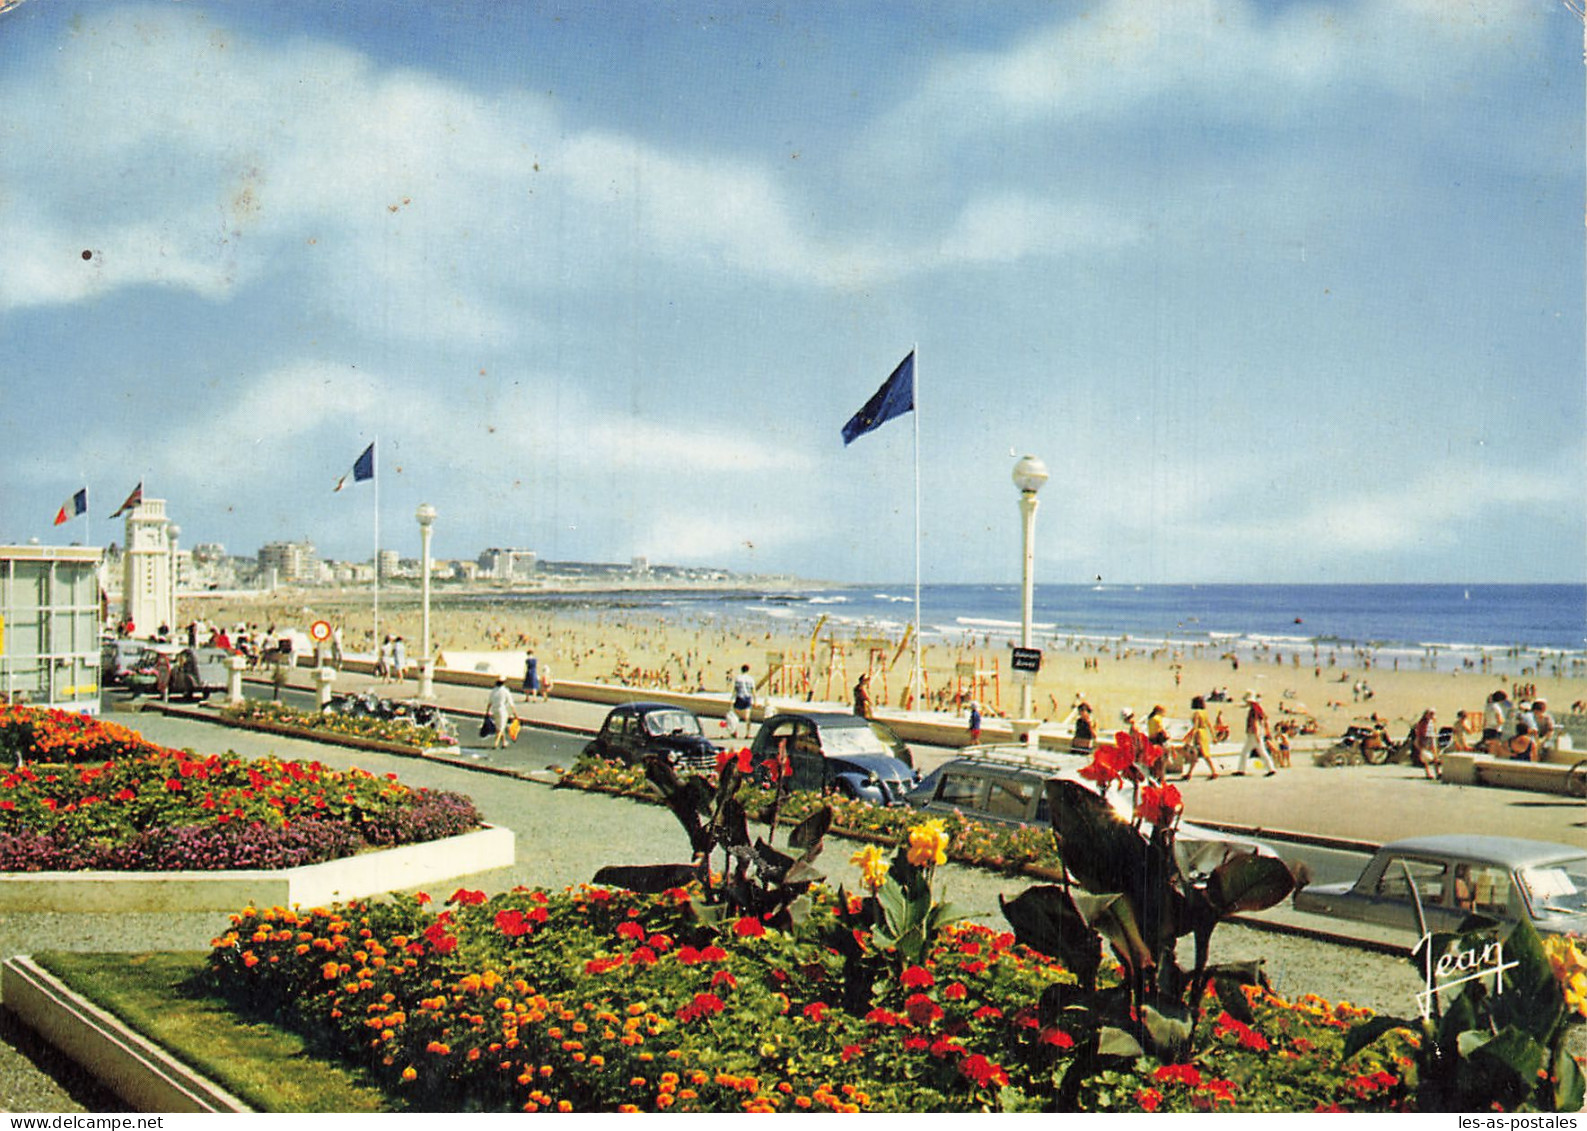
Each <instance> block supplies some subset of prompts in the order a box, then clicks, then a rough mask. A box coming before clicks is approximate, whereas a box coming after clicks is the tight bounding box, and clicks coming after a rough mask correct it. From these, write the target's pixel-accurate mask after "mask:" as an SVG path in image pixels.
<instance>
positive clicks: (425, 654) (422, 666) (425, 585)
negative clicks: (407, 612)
mask: <svg viewBox="0 0 1587 1131" xmlns="http://www.w3.org/2000/svg"><path fill="white" fill-rule="evenodd" d="M413 517H414V518H416V519H418V520H419V543H420V550H421V553H420V557H421V558H422V559H423V565H422V567H421V568H422V569H423V570H424V572H423V573H422V574H421V575H420V581H419V585H420V592H421V593H422V594H423V596H422V597H421V599H420V607H421V608H422V610H423V612H422V613H421V628H420V635H421V636H422V637H423V640H422V641H421V642H420V643H421V644H422V645H423V651H422V652H421V653H420V659H419V698H420V699H429V698H431V697H432V696H433V695H434V694H435V657H434V656H432V655H431V654H430V527H431V526H433V525H434V524H435V508H434V507H432V506H431V505H430V504H429V503H420V504H419V509H418V510H417V511H415V512H414V515H413Z"/></svg>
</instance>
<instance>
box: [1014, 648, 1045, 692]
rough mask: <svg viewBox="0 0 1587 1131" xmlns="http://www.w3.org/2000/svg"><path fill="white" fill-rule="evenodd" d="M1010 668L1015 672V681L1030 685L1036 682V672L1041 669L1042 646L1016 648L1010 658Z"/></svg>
mask: <svg viewBox="0 0 1587 1131" xmlns="http://www.w3.org/2000/svg"><path fill="white" fill-rule="evenodd" d="M1008 666H1009V670H1010V671H1011V672H1013V679H1014V682H1015V683H1017V684H1021V685H1024V686H1029V685H1031V684H1034V683H1035V682H1036V673H1037V672H1039V671H1041V649H1040V648H1015V649H1013V656H1012V657H1011V658H1010V660H1009V664H1008Z"/></svg>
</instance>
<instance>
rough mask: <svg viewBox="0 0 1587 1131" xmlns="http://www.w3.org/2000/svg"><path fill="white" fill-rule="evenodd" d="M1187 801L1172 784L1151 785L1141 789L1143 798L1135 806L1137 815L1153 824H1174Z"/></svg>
mask: <svg viewBox="0 0 1587 1131" xmlns="http://www.w3.org/2000/svg"><path fill="white" fill-rule="evenodd" d="M1184 808H1185V802H1184V800H1183V799H1182V798H1181V797H1180V795H1179V790H1178V789H1177V788H1176V787H1174V786H1172V785H1162V786H1157V785H1149V786H1146V787H1145V788H1144V789H1142V790H1141V799H1140V801H1139V802H1138V803H1137V804H1136V806H1135V815H1136V817H1138V818H1139V819H1141V820H1143V821H1148V822H1150V823H1151V824H1153V825H1172V824H1173V823H1174V820H1175V818H1177V817H1178V816H1179V814H1180V812H1181V811H1183V810H1184Z"/></svg>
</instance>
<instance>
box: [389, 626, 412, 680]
mask: <svg viewBox="0 0 1587 1131" xmlns="http://www.w3.org/2000/svg"><path fill="white" fill-rule="evenodd" d="M391 673H392V678H393V679H395V680H396V681H397V682H398V683H401V682H402V681H403V680H405V679H407V678H408V645H407V644H406V643H405V642H404V641H403V639H402V637H400V636H398V637H394V638H393V639H392V641H391Z"/></svg>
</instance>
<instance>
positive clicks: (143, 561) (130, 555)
mask: <svg viewBox="0 0 1587 1131" xmlns="http://www.w3.org/2000/svg"><path fill="white" fill-rule="evenodd" d="M126 533H127V539H126V549H125V550H124V551H122V556H121V562H122V567H121V568H122V583H121V603H122V620H123V622H125V621H131V622H132V631H133V634H134V635H136V636H153V635H154V634H155V632H156V631H158V629H159V627H160V625H162V624H163V625H166V626H168V627H169V628H170V629H171V630H172V631H175V629H176V553H175V551H176V527H174V526H172V525H171V522H170V520H169V519H168V518H166V515H165V500H164V499H144V500H143V501H142V502H140V503H138V505H137V506H135V507H133V508H132V510H130V511H128V512H127V527H126ZM95 553H96V554H97V553H98V551H97V550H96V551H95Z"/></svg>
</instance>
